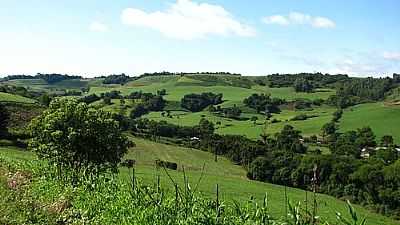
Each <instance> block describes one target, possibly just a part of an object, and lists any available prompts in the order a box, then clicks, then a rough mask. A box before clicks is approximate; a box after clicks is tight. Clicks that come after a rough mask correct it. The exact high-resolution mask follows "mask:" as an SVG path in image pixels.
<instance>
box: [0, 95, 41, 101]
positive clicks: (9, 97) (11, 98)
mask: <svg viewBox="0 0 400 225" xmlns="http://www.w3.org/2000/svg"><path fill="white" fill-rule="evenodd" d="M0 102H18V103H35V102H36V101H35V100H33V99H30V98H25V97H23V96H20V95H14V94H9V93H4V92H0Z"/></svg>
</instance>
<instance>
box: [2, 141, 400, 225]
mask: <svg viewBox="0 0 400 225" xmlns="http://www.w3.org/2000/svg"><path fill="white" fill-rule="evenodd" d="M134 141H135V143H136V145H137V146H136V147H134V148H133V149H131V150H130V151H129V153H128V154H127V156H126V157H127V158H134V159H135V160H136V162H137V165H136V170H135V171H136V172H135V174H136V175H137V177H138V178H139V179H140V180H142V182H144V183H147V184H150V185H151V184H154V183H155V182H156V179H157V176H158V175H159V176H160V183H161V186H162V187H163V188H167V189H170V188H172V187H173V185H172V183H171V181H170V180H169V178H168V176H167V175H166V174H165V172H164V171H162V170H159V171H158V170H156V169H155V167H154V160H155V159H161V160H169V161H173V162H176V163H178V167H179V168H182V167H181V166H184V167H185V171H186V175H187V176H188V178H189V182H190V183H191V186H192V188H194V187H195V186H196V184H197V181H198V180H199V179H200V177H202V180H201V182H200V185H199V186H198V190H199V191H200V192H202V193H203V194H204V195H206V196H208V197H211V198H212V197H214V195H215V185H216V184H219V187H220V192H221V197H222V199H223V200H225V201H232V200H239V201H246V200H249V199H250V197H251V196H252V197H254V198H255V200H258V201H261V200H262V199H263V196H264V195H265V193H267V194H268V200H269V206H270V213H271V214H272V215H273V216H275V217H280V216H282V215H284V207H285V206H284V204H285V203H284V202H285V200H284V187H282V186H279V185H273V184H268V183H262V182H256V181H250V180H248V179H246V177H245V170H244V169H242V168H241V167H239V166H236V165H233V164H232V163H230V162H229V160H227V159H225V158H222V157H219V159H218V160H219V161H218V163H215V162H214V156H213V155H212V154H210V153H207V152H202V151H198V150H193V149H187V148H180V147H175V146H170V145H165V144H159V143H154V142H150V141H146V140H142V139H138V138H134ZM0 156H2V157H9V158H12V159H18V160H32V159H34V158H35V156H34V155H33V154H32V153H31V152H25V151H20V150H18V149H16V148H4V147H0ZM204 164H205V167H204V168H205V169H204V171H203V170H202V167H203V165H204ZM120 171H121V173H120V177H121V178H122V179H130V174H131V173H130V171H128V170H127V169H126V168H121V169H120ZM168 173H169V174H170V175H171V176H172V178H173V179H174V180H175V182H177V183H178V184H180V185H181V184H183V173H182V169H179V170H178V171H168ZM287 193H288V198H289V199H290V200H291V201H293V202H298V201H301V202H302V204H303V205H304V204H305V191H302V190H299V189H294V188H288V189H287ZM311 196H312V195H311V193H310V192H308V201H309V202H308V204H309V207H311V202H312V197H311ZM317 199H318V202H319V209H318V214H319V215H321V217H323V218H325V219H328V220H329V221H332V222H334V221H336V218H335V212H341V213H342V214H343V215H347V208H346V204H345V202H344V201H341V200H338V199H335V198H333V197H330V196H327V195H320V194H318V195H317ZM355 208H356V209H357V211H358V214H359V216H361V217H366V218H367V221H368V223H367V224H387V225H390V224H393V225H395V224H400V222H398V221H394V220H391V219H388V218H386V217H384V216H381V215H378V214H376V213H372V212H370V211H368V210H366V209H363V208H362V207H359V206H355Z"/></svg>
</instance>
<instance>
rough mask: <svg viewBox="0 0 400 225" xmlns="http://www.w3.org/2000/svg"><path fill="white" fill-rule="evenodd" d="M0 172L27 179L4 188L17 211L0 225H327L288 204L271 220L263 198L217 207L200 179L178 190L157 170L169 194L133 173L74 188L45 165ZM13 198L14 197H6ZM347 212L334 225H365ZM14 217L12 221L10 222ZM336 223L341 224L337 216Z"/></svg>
mask: <svg viewBox="0 0 400 225" xmlns="http://www.w3.org/2000/svg"><path fill="white" fill-rule="evenodd" d="M0 168H1V169H3V170H5V171H6V172H7V174H11V175H12V174H17V173H20V174H27V175H26V176H25V178H26V184H25V185H24V188H19V189H15V190H13V189H10V188H6V189H7V191H6V192H2V193H1V194H0V197H8V198H10V200H12V201H15V204H13V203H12V202H11V201H5V202H4V203H6V204H8V206H10V207H15V208H18V210H14V211H12V210H11V211H7V212H6V213H7V215H2V213H3V212H0V218H9V219H8V220H6V219H5V221H2V220H0V224H1V223H5V224H102V225H103V224H143V225H146V224H182V225H184V224H221V225H223V224H229V225H231V224H232V225H236V224H237V225H239V224H240V225H242V224H249V225H250V224H252V225H253V224H259V225H262V224H293V225H294V224H296V225H303V224H304V225H306V224H328V223H324V221H318V220H311V217H310V215H312V214H311V213H310V212H308V211H307V210H306V209H304V207H303V206H302V205H301V204H300V203H297V204H292V203H290V202H289V201H288V204H287V205H288V210H287V214H288V215H287V216H286V215H282V217H281V218H273V217H272V216H271V215H270V214H269V205H268V195H267V194H266V195H265V197H264V200H263V202H262V203H261V204H259V203H258V201H256V200H255V199H249V200H248V201H246V202H244V203H240V202H238V201H234V202H233V203H228V202H223V201H220V199H219V189H218V186H216V192H215V196H214V197H212V198H205V197H203V196H201V195H200V194H199V193H198V192H197V187H198V184H199V183H200V182H201V178H199V180H198V181H197V182H196V183H194V184H193V186H192V185H191V184H190V183H189V181H188V180H189V179H188V177H187V176H186V174H185V173H183V177H182V179H184V185H182V186H179V185H178V184H177V182H176V181H175V180H174V179H172V178H171V176H169V173H168V170H167V169H162V170H164V172H165V173H166V174H167V176H169V177H170V181H171V182H172V183H173V184H174V187H175V189H174V190H173V191H167V190H164V189H163V187H162V186H161V185H160V183H159V182H157V179H155V181H154V184H153V185H143V183H142V182H141V181H140V179H137V178H136V177H135V175H134V170H133V171H132V173H131V179H130V181H126V180H121V179H117V178H116V177H115V176H113V175H107V176H102V177H99V178H98V179H95V180H93V179H91V178H86V177H85V176H82V177H81V179H80V182H79V183H78V184H77V185H71V184H70V183H69V182H68V180H66V179H60V178H57V172H56V170H55V169H54V168H53V166H51V165H48V164H46V163H45V162H40V161H33V162H23V163H22V162H20V161H13V160H10V159H7V158H1V157H0ZM183 171H184V169H183ZM9 177H13V176H9ZM0 181H1V182H4V181H2V180H0ZM8 181H9V178H8V180H7V182H8ZM89 181H90V182H89ZM2 186H3V185H2ZM17 193H18V195H19V197H15V198H12V197H10V196H11V195H16V194H17ZM2 195H5V196H2ZM21 202H29V204H20V203H21ZM19 205H21V206H22V207H19ZM28 206H29V207H28ZM349 209H351V210H350V212H351V213H352V219H353V221H345V220H338V223H337V224H349V223H348V222H350V224H365V222H362V223H359V222H357V221H358V218H357V216H356V214H355V211H354V210H353V209H352V208H351V207H350V208H349ZM21 212H24V213H23V216H21V214H22V213H21ZM332 213H334V212H332ZM17 214H18V216H19V217H18V219H14V220H13V219H10V218H13V217H15V216H17ZM354 215H355V216H354ZM313 216H314V215H313ZM338 218H339V219H343V218H341V217H340V216H339V215H338ZM311 221H315V222H311Z"/></svg>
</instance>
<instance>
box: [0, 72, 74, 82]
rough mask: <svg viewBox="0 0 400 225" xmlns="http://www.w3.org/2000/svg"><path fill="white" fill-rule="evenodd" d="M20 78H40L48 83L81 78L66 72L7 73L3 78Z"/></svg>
mask: <svg viewBox="0 0 400 225" xmlns="http://www.w3.org/2000/svg"><path fill="white" fill-rule="evenodd" d="M21 79H25V80H26V79H42V80H44V81H46V82H47V83H48V84H54V83H57V82H60V81H63V80H72V79H82V77H81V76H75V75H67V74H58V73H51V74H42V73H38V74H36V75H34V76H33V75H8V76H6V77H5V78H3V80H5V81H8V80H21Z"/></svg>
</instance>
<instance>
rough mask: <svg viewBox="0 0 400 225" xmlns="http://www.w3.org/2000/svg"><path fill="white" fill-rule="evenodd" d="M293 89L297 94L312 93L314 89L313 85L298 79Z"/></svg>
mask: <svg viewBox="0 0 400 225" xmlns="http://www.w3.org/2000/svg"><path fill="white" fill-rule="evenodd" d="M293 87H294V90H295V91H296V92H312V91H313V89H314V86H313V85H312V83H311V82H310V81H308V80H306V79H304V78H298V79H296V80H295V81H294V84H293Z"/></svg>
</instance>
